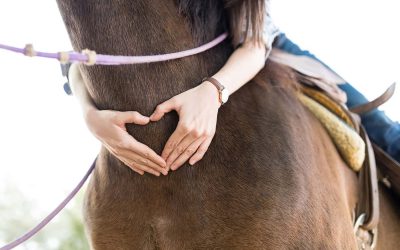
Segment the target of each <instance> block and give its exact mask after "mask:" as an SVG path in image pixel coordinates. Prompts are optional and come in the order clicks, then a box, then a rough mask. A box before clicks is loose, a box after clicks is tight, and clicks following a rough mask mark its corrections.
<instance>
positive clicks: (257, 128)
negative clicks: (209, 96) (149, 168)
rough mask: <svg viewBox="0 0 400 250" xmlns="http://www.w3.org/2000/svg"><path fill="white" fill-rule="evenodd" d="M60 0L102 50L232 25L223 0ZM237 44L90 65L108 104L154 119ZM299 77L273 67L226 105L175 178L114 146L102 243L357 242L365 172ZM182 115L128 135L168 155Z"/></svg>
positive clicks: (76, 31) (103, 157) (175, 42)
mask: <svg viewBox="0 0 400 250" xmlns="http://www.w3.org/2000/svg"><path fill="white" fill-rule="evenodd" d="M58 4H59V8H60V11H61V14H62V16H63V19H64V21H65V24H66V27H67V30H68V32H69V35H70V38H71V41H72V44H73V47H74V49H76V50H81V49H84V48H90V49H93V50H95V51H96V52H98V53H102V54H114V55H148V54H159V53H168V52H175V51H180V50H184V49H188V48H193V47H196V46H199V45H200V44H203V43H205V42H207V41H210V40H212V39H213V38H215V37H216V36H217V35H219V34H220V33H222V32H223V31H224V30H225V29H226V28H227V26H228V25H227V22H226V19H227V17H226V15H227V14H226V9H224V2H223V1H215V0H203V1H191V0H175V1H156V0H146V1H144V0H135V1H131V0H119V1H111V0H104V1H101V3H100V2H98V1H94V0H87V1H79V0H68V1H67V0H58ZM232 51H233V48H232V46H231V43H230V42H229V41H225V42H224V43H223V44H221V45H219V46H217V47H215V48H213V49H212V50H210V51H207V52H204V53H202V54H199V55H196V56H191V57H187V58H183V59H179V60H174V61H169V62H162V63H153V64H141V65H127V66H90V67H86V66H82V67H81V71H82V74H83V77H84V79H85V82H86V84H87V88H88V90H89V92H90V94H91V97H92V98H93V100H94V102H95V104H96V105H97V107H98V108H99V109H113V110H121V111H127V110H137V111H139V112H141V113H142V114H148V115H149V114H151V113H152V111H153V110H154V108H155V107H156V105H157V104H159V103H161V102H163V101H165V100H167V99H169V98H171V97H172V96H174V95H177V94H179V93H181V92H183V91H185V90H188V89H190V88H192V87H194V86H196V85H197V84H199V83H200V81H201V79H202V78H203V77H205V76H210V75H212V74H213V73H215V72H216V71H217V70H219V69H220V68H221V67H222V66H223V64H224V63H225V61H226V60H227V58H228V56H229V55H230V53H232ZM295 83H296V75H295V74H294V73H293V72H292V71H291V70H290V69H288V68H284V67H283V66H281V65H278V64H276V63H271V62H269V63H267V64H266V66H265V68H264V69H263V70H261V72H260V73H259V74H258V75H257V76H256V77H255V79H254V80H253V81H251V82H249V83H247V84H246V85H245V86H244V87H242V88H241V89H240V90H238V91H237V92H236V93H234V94H233V95H232V97H231V99H230V101H229V102H228V103H227V104H226V105H224V106H223V107H222V108H221V109H220V112H219V117H218V124H217V132H216V135H215V137H214V139H213V142H212V144H211V146H210V148H209V150H208V152H207V153H206V155H205V157H204V158H203V159H202V160H201V161H200V162H198V163H197V164H196V165H195V166H193V167H191V166H189V165H188V164H187V165H185V166H183V167H181V168H180V169H179V170H177V171H175V172H170V173H169V175H167V176H161V177H154V176H151V175H144V176H140V175H138V174H135V173H134V172H133V171H131V170H130V169H129V168H128V167H126V166H125V165H124V164H123V163H122V162H120V161H119V160H117V159H116V158H115V157H114V156H113V155H111V154H110V153H109V152H108V151H107V150H105V149H104V148H103V149H102V150H101V152H100V155H99V158H98V162H97V167H96V169H95V172H94V174H93V176H92V179H91V181H90V183H89V186H88V190H87V194H86V201H85V211H84V213H85V222H86V227H87V233H88V236H89V239H90V243H91V247H92V248H93V249H96V250H101V249H356V248H357V247H356V240H355V236H354V233H353V219H354V218H352V214H353V210H354V208H355V206H356V202H357V178H356V174H355V173H353V172H352V171H351V170H349V168H348V167H347V166H346V165H345V164H344V162H343V161H342V159H341V158H340V156H339V155H338V153H337V151H336V149H335V147H334V145H333V144H332V142H331V140H330V139H329V137H328V135H327V133H326V132H325V130H324V129H323V127H322V126H321V124H320V123H319V122H318V121H317V120H316V119H315V118H314V117H313V115H312V114H311V113H309V112H308V111H307V110H306V109H305V108H304V107H303V106H302V105H301V104H300V102H299V101H298V100H297V99H296V94H295V93H296V91H297V90H296V87H295ZM177 121H178V117H177V115H176V113H170V114H168V115H167V116H166V117H165V118H164V119H163V120H161V121H159V122H157V123H152V124H150V125H148V126H145V127H139V126H134V125H132V126H128V131H129V133H130V134H131V135H133V136H134V137H135V138H137V139H138V140H139V141H141V142H143V143H145V144H147V145H148V146H150V147H151V148H153V149H154V150H155V151H156V152H161V150H162V148H163V146H164V144H165V142H166V141H167V139H168V137H169V136H170V135H171V133H172V132H173V130H174V129H175V127H176V125H177ZM389 200H391V198H390V197H389V196H384V198H383V199H382V203H383V210H382V220H381V222H382V223H385V224H384V225H385V228H380V229H381V231H380V237H381V239H385V241H386V242H383V243H384V244H390V242H393V240H394V237H400V230H399V222H398V221H399V218H400V217H399V213H398V212H397V214H396V212H395V210H394V205H393V204H389ZM396 206H397V208H399V204H397V205H396ZM389 220H392V222H389ZM395 220H397V221H395ZM386 223H391V224H390V230H392V233H391V234H386V232H385V230H386ZM396 230H397V231H396ZM389 239H390V240H389ZM381 247H382V249H389V248H388V246H387V245H386V246H385V245H381Z"/></svg>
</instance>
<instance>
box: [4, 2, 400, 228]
mask: <svg viewBox="0 0 400 250" xmlns="http://www.w3.org/2000/svg"><path fill="white" fill-rule="evenodd" d="M399 5H400V3H399V1H398V0H380V1H371V0H330V1H327V0H325V1H322V0H303V1H295V0H275V1H274V0H272V16H273V17H274V19H275V21H276V23H277V24H278V26H279V27H280V28H281V30H282V31H284V32H285V33H286V34H287V36H288V37H289V38H291V39H292V40H293V41H295V42H296V43H298V44H299V45H300V46H301V47H302V48H305V49H308V50H310V51H311V52H312V53H314V54H315V55H317V56H318V57H319V58H320V59H322V60H323V61H325V62H326V63H327V64H328V65H330V66H331V67H332V68H333V69H335V70H336V71H337V72H338V73H339V74H341V75H342V76H343V77H344V78H345V79H347V80H348V81H349V82H350V83H352V84H353V85H354V86H356V87H357V88H358V89H360V90H361V91H362V92H363V93H365V94H366V96H367V97H369V98H373V97H375V96H377V95H378V94H380V93H381V92H383V91H384V89H385V88H386V87H387V86H388V85H389V84H391V83H392V82H394V81H396V80H397V81H398V80H399V79H400V70H399V66H400V65H399V58H400V47H399V46H400V34H399V33H400V30H399V25H400V15H399V10H400V8H399V7H400V6H399ZM0 43H5V44H9V45H15V46H21V47H23V46H24V44H25V43H33V44H34V46H35V48H36V49H38V50H44V51H61V50H69V49H70V44H69V40H68V36H67V34H66V31H65V28H64V25H63V23H62V20H61V17H60V15H59V12H58V9H57V5H56V4H55V1H52V0H42V1H29V0H8V1H1V5H0ZM63 81H64V80H63V79H62V77H61V73H60V69H59V64H58V63H57V62H56V61H52V60H46V59H37V58H34V59H30V58H25V57H23V56H20V55H17V54H12V53H9V52H3V51H0V117H1V118H0V119H1V122H0V194H1V193H2V192H4V191H5V187H6V186H16V187H18V188H19V189H20V190H21V191H22V192H23V194H24V195H25V197H23V199H29V200H32V201H33V202H34V203H36V204H37V207H38V208H39V210H40V211H37V213H35V214H34V215H35V216H37V219H38V220H39V218H41V217H42V216H44V215H45V214H47V212H49V211H50V210H51V209H53V207H54V206H55V205H56V204H57V203H58V202H59V201H60V200H61V199H63V198H64V197H65V196H66V194H67V192H69V191H70V190H71V189H72V188H73V187H74V186H75V184H76V183H77V182H78V181H79V179H80V178H81V177H82V176H83V174H84V173H85V172H86V170H87V168H88V167H89V165H90V163H91V161H92V160H93V159H94V157H95V155H96V153H97V152H98V149H99V144H98V142H97V141H96V140H95V139H94V138H93V137H92V136H91V134H90V133H89V132H88V130H87V129H86V127H85V125H84V122H83V120H82V118H81V113H80V110H79V107H78V105H77V102H76V101H75V99H74V97H69V96H66V95H65V94H64V91H63V89H62V85H63V83H64V82H63ZM398 87H399V88H400V86H398ZM399 102H400V94H399V91H398V92H397V94H396V95H395V97H394V98H393V99H392V100H391V101H390V103H388V104H385V105H384V107H383V109H384V110H385V111H386V112H387V113H388V114H389V115H390V117H392V118H393V119H395V120H400V112H399ZM1 199H2V198H1V196H0V203H3V202H7V201H4V200H1ZM16 209H21V210H24V211H27V212H28V211H29V208H27V207H18V208H16ZM11 214H12V213H11V211H10V215H4V214H3V215H0V219H1V217H2V216H5V217H7V216H11ZM28 214H29V213H28Z"/></svg>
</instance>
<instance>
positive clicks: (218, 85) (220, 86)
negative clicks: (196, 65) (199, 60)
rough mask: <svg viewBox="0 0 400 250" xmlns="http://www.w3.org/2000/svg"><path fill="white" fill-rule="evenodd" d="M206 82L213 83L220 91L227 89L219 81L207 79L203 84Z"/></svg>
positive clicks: (211, 78)
mask: <svg viewBox="0 0 400 250" xmlns="http://www.w3.org/2000/svg"><path fill="white" fill-rule="evenodd" d="M205 81H207V82H211V83H212V84H213V85H214V86H215V87H216V88H217V89H218V91H222V90H223V89H225V87H224V85H222V84H221V83H220V82H219V81H218V80H217V79H215V78H213V77H205V78H204V79H203V82H205Z"/></svg>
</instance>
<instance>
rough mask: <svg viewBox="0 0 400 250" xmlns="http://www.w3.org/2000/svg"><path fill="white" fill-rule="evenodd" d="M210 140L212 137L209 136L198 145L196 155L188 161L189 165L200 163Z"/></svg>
mask: <svg viewBox="0 0 400 250" xmlns="http://www.w3.org/2000/svg"><path fill="white" fill-rule="evenodd" d="M212 139H213V137H212V136H210V137H208V138H207V139H206V140H205V141H204V142H203V143H202V144H201V145H200V147H199V148H198V149H197V151H196V153H195V154H194V155H193V156H192V157H191V158H190V160H189V164H190V165H194V164H195V163H196V162H198V161H200V160H201V159H202V158H203V156H204V154H205V153H206V152H207V150H208V147H209V146H210V144H211V141H212Z"/></svg>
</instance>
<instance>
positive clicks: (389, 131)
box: [273, 33, 400, 162]
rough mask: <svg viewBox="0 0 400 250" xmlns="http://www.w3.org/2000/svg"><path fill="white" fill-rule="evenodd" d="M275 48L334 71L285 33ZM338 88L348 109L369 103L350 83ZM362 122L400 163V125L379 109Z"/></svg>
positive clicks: (276, 41) (376, 141) (340, 85)
mask: <svg viewBox="0 0 400 250" xmlns="http://www.w3.org/2000/svg"><path fill="white" fill-rule="evenodd" d="M273 46H274V47H276V48H279V49H281V50H284V51H286V52H288V53H291V54H294V55H305V56H309V57H311V58H314V59H316V60H318V61H319V62H321V63H322V64H324V65H325V66H326V67H327V68H329V69H330V70H332V69H331V68H330V67H329V66H328V65H326V64H325V63H324V62H322V61H320V60H319V59H318V58H317V57H316V56H314V55H313V54H311V53H310V52H309V51H308V50H302V49H301V48H300V47H299V46H298V45H296V44H295V43H293V42H292V41H290V40H289V39H288V38H287V37H286V36H285V34H284V33H281V34H280V35H279V36H278V37H277V38H276V40H275V42H274V44H273ZM332 71H333V70H332ZM338 86H339V87H340V88H341V89H342V90H343V91H344V92H346V94H347V103H346V104H347V106H348V107H350V108H351V107H354V106H358V105H360V104H363V103H366V102H368V100H367V98H365V97H364V96H363V95H362V94H361V93H360V92H358V91H357V90H356V89H355V88H354V87H352V86H351V85H350V84H349V83H343V84H339V85H338ZM361 120H362V124H363V125H364V127H365V129H366V130H367V132H368V135H369V136H370V138H371V140H372V141H373V142H375V143H376V144H377V145H378V146H380V147H381V148H382V149H383V150H385V151H386V152H387V153H388V154H389V155H391V156H392V157H393V158H394V159H396V160H397V161H398V162H400V124H399V123H398V122H394V121H392V120H390V119H389V118H388V117H387V116H386V115H385V113H384V112H383V111H380V110H377V109H374V110H372V111H370V112H368V113H366V114H364V115H361Z"/></svg>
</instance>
